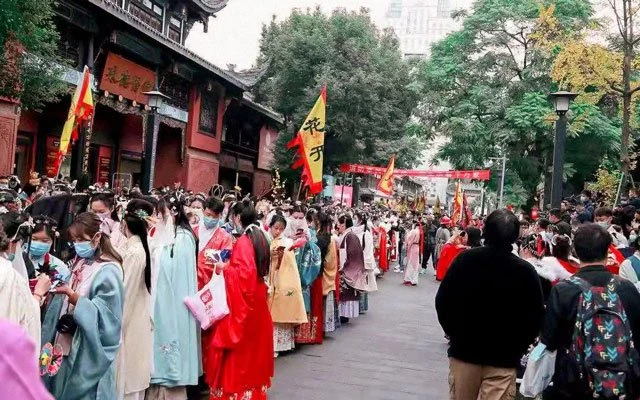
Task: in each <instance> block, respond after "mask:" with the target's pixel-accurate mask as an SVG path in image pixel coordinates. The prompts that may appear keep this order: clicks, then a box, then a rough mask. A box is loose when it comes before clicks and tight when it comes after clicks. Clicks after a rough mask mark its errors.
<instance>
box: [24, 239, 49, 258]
mask: <svg viewBox="0 0 640 400" xmlns="http://www.w3.org/2000/svg"><path fill="white" fill-rule="evenodd" d="M49 250H51V243H46V242H40V241H38V240H33V241H31V251H30V253H31V254H32V255H33V257H35V258H40V257H42V256H44V255H45V254H47V253H48V252H49ZM25 251H26V249H25Z"/></svg>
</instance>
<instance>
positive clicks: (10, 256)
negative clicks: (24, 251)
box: [6, 253, 16, 262]
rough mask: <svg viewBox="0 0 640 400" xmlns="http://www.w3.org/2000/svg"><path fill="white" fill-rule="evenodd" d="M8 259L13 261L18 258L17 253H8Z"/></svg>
mask: <svg viewBox="0 0 640 400" xmlns="http://www.w3.org/2000/svg"><path fill="white" fill-rule="evenodd" d="M6 259H7V260H9V261H11V262H13V260H15V259H16V254H15V253H7V254H6Z"/></svg>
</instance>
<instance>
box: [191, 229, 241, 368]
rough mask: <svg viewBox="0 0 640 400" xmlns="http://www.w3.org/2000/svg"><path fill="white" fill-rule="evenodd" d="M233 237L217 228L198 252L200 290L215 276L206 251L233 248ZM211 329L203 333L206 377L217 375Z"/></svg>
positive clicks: (203, 359) (196, 230)
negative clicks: (205, 253)
mask: <svg viewBox="0 0 640 400" xmlns="http://www.w3.org/2000/svg"><path fill="white" fill-rule="evenodd" d="M194 231H195V233H196V236H198V233H199V232H198V229H194ZM232 246H233V245H232V237H231V235H229V234H228V233H227V232H226V231H225V230H224V229H220V228H217V229H216V230H215V231H214V232H213V235H212V236H211V238H210V239H209V242H208V243H207V245H206V246H205V247H204V248H203V249H202V250H201V251H198V271H197V275H198V290H200V289H202V288H203V287H204V285H206V284H207V283H209V281H210V280H211V277H212V276H213V272H214V267H213V265H211V264H208V263H207V262H206V260H205V257H204V252H205V250H208V249H212V250H224V249H231V248H232ZM211 332H212V331H211V329H209V330H206V331H202V366H203V371H204V374H205V376H207V377H209V376H211V375H215V373H216V371H215V370H212V369H211V368H210V366H211V365H212V363H211V362H210V359H211V358H212V357H215V354H216V352H217V350H216V349H215V348H213V347H212V341H213V336H212V334H211Z"/></svg>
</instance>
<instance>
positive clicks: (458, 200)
mask: <svg viewBox="0 0 640 400" xmlns="http://www.w3.org/2000/svg"><path fill="white" fill-rule="evenodd" d="M461 220H462V187H461V186H460V181H458V182H457V183H456V193H455V195H454V197H453V216H452V217H451V223H452V225H453V226H456V225H457V224H458V223H459V222H460V221H461Z"/></svg>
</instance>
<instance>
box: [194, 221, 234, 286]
mask: <svg viewBox="0 0 640 400" xmlns="http://www.w3.org/2000/svg"><path fill="white" fill-rule="evenodd" d="M194 232H195V234H196V236H198V237H199V235H198V233H199V230H198V229H194ZM232 247H233V238H232V237H231V235H229V234H228V233H227V232H226V231H225V230H224V229H221V228H216V230H215V231H214V232H213V236H211V239H209V242H208V243H207V245H206V246H205V247H204V248H202V250H200V251H198V290H200V289H202V287H203V286H204V285H206V284H207V283H209V281H210V280H211V276H212V275H213V265H211V264H207V263H206V262H205V261H206V260H205V257H204V252H205V250H225V249H228V250H231V248H232Z"/></svg>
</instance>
